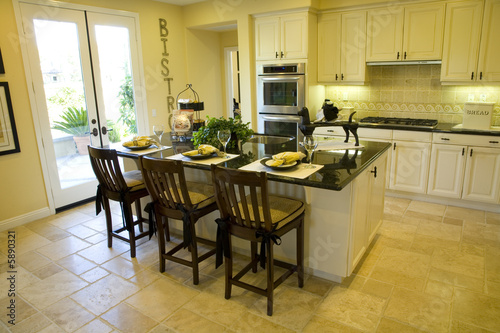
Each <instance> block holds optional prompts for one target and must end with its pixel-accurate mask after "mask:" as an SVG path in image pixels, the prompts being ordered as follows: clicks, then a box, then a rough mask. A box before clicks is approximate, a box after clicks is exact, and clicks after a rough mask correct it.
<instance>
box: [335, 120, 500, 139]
mask: <svg viewBox="0 0 500 333" xmlns="http://www.w3.org/2000/svg"><path fill="white" fill-rule="evenodd" d="M456 125H457V124H450V123H438V125H437V126H436V127H435V128H419V127H411V126H408V127H398V126H393V125H379V124H377V125H373V124H364V123H359V127H360V128H377V129H390V130H402V131H417V132H438V133H456V134H470V135H492V136H500V127H496V128H493V129H491V130H476V129H468V128H457V127H455V126H456ZM331 126H335V125H331Z"/></svg>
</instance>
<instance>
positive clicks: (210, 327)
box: [162, 309, 225, 333]
mask: <svg viewBox="0 0 500 333" xmlns="http://www.w3.org/2000/svg"><path fill="white" fill-rule="evenodd" d="M162 324H163V325H164V326H166V327H168V328H171V329H173V330H175V332H179V333H182V332H199V333H203V332H206V333H210V332H223V331H224V330H225V327H224V326H222V325H219V324H217V323H214V322H213V321H211V320H209V319H206V318H203V317H202V316H200V315H198V314H196V313H194V312H192V311H189V310H186V309H180V310H179V311H176V312H175V313H174V314H172V315H171V316H170V317H168V318H167V319H165V320H164V321H163V322H162Z"/></svg>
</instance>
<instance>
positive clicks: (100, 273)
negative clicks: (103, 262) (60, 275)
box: [80, 267, 110, 283]
mask: <svg viewBox="0 0 500 333" xmlns="http://www.w3.org/2000/svg"><path fill="white" fill-rule="evenodd" d="M109 274H110V273H109V272H108V271H107V270H105V269H102V268H101V267H94V268H92V269H91V270H90V271H87V272H85V273H83V274H80V277H81V278H82V279H84V280H85V281H87V282H89V283H94V282H96V281H97V280H99V279H102V278H103V277H105V276H107V275H109Z"/></svg>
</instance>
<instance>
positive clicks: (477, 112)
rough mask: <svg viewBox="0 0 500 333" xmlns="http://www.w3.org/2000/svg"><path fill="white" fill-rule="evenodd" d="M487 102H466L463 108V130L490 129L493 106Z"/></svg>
mask: <svg viewBox="0 0 500 333" xmlns="http://www.w3.org/2000/svg"><path fill="white" fill-rule="evenodd" d="M494 104H495V103H487V102H467V103H465V106H464V118H463V122H462V127H463V128H471V129H489V128H490V127H491V117H492V114H493V105H494Z"/></svg>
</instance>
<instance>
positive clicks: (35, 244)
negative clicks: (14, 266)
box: [0, 233, 51, 256]
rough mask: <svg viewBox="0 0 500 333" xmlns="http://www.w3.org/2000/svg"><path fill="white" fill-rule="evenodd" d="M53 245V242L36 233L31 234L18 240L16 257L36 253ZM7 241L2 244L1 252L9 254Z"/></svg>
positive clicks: (0, 246) (0, 245)
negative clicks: (43, 247) (44, 247)
mask: <svg viewBox="0 0 500 333" xmlns="http://www.w3.org/2000/svg"><path fill="white" fill-rule="evenodd" d="M48 244H51V241H50V240H48V239H47V238H45V237H42V236H40V235H38V234H36V233H31V234H29V235H27V236H25V237H22V238H18V239H16V255H18V256H20V255H22V254H24V253H28V252H31V251H35V250H37V249H39V248H41V247H42V246H45V245H48ZM7 249H8V247H7V241H4V242H2V243H1V244H0V252H2V253H3V254H5V255H6V254H7Z"/></svg>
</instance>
